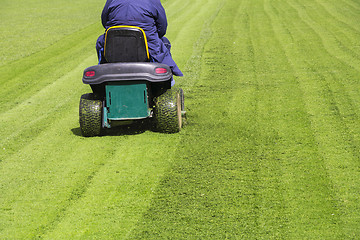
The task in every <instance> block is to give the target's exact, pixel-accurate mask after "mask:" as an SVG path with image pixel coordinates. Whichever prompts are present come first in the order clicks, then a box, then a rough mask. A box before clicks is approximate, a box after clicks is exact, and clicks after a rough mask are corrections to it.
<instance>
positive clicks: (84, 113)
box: [79, 93, 102, 137]
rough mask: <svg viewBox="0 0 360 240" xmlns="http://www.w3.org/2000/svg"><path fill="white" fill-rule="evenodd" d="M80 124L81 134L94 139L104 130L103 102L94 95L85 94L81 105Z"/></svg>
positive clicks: (81, 99)
mask: <svg viewBox="0 0 360 240" xmlns="http://www.w3.org/2000/svg"><path fill="white" fill-rule="evenodd" d="M79 122H80V129H81V134H82V135H83V136H84V137H93V136H98V135H100V134H101V130H102V101H101V100H99V99H97V97H96V95H94V94H93V93H87V94H83V95H82V96H81V98H80V105H79Z"/></svg>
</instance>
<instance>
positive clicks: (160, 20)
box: [155, 0, 167, 38]
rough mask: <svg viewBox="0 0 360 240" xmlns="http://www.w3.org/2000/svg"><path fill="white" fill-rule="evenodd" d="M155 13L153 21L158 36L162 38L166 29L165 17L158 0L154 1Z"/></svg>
mask: <svg viewBox="0 0 360 240" xmlns="http://www.w3.org/2000/svg"><path fill="white" fill-rule="evenodd" d="M156 11H157V15H156V17H155V23H156V28H157V32H158V34H159V37H160V38H162V37H163V36H164V35H165V33H166V29H167V19H166V13H165V9H164V7H163V6H162V5H161V2H160V0H158V1H157V3H156Z"/></svg>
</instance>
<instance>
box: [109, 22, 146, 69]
mask: <svg viewBox="0 0 360 240" xmlns="http://www.w3.org/2000/svg"><path fill="white" fill-rule="evenodd" d="M104 56H105V59H106V61H107V62H108V63H116V62H149V61H150V57H149V50H148V45H147V40H146V35H145V32H144V30H142V29H141V28H139V27H134V26H115V27H111V28H109V29H107V30H106V33H105V46H104Z"/></svg>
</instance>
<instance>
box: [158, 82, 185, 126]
mask: <svg viewBox="0 0 360 240" xmlns="http://www.w3.org/2000/svg"><path fill="white" fill-rule="evenodd" d="M154 102H155V108H154V117H155V124H156V129H157V130H158V131H159V132H163V133H176V132H179V131H180V129H181V127H182V116H181V96H180V92H179V90H173V89H168V90H167V91H166V92H164V93H163V94H161V95H160V96H158V97H156V98H155V99H154Z"/></svg>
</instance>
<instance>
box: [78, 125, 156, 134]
mask: <svg viewBox="0 0 360 240" xmlns="http://www.w3.org/2000/svg"><path fill="white" fill-rule="evenodd" d="M149 130H150V131H154V132H156V130H155V128H154V126H153V124H151V123H150V122H149V121H134V122H133V123H130V124H127V125H120V126H115V127H112V128H110V129H103V130H102V134H101V135H100V136H99V137H105V136H124V135H138V134H142V133H144V132H146V131H149ZM71 131H72V133H73V134H74V135H76V136H79V137H82V134H81V129H80V127H77V128H73V129H71Z"/></svg>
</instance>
